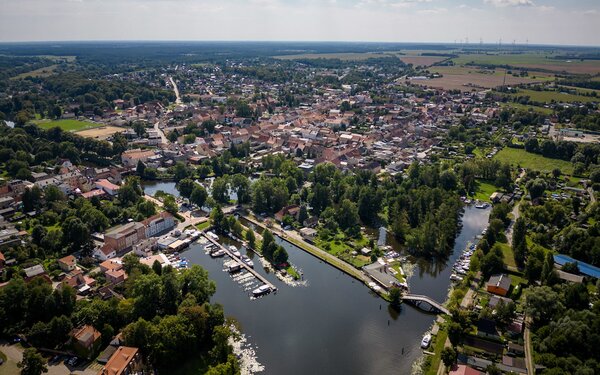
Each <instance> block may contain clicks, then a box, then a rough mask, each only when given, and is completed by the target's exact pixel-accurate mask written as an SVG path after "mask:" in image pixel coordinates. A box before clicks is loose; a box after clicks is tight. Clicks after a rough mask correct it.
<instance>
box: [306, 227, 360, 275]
mask: <svg viewBox="0 0 600 375" xmlns="http://www.w3.org/2000/svg"><path fill="white" fill-rule="evenodd" d="M368 243H369V239H368V238H367V237H366V236H363V237H362V238H360V239H348V238H347V237H346V236H345V235H344V234H343V233H342V232H338V233H337V234H336V235H335V236H334V237H333V238H329V239H328V240H323V239H321V238H320V237H317V238H316V239H315V244H316V245H317V247H318V248H320V249H321V250H325V251H327V252H328V253H330V254H332V255H335V256H336V257H338V258H340V259H342V260H344V261H346V262H348V263H350V264H352V265H353V266H354V267H356V268H361V267H362V266H364V265H367V264H369V263H371V259H370V258H368V257H365V256H362V255H357V256H353V255H352V254H351V252H352V251H353V250H356V249H357V248H358V249H360V248H362V247H365V246H367V245H368Z"/></svg>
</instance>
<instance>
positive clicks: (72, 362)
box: [67, 357, 79, 367]
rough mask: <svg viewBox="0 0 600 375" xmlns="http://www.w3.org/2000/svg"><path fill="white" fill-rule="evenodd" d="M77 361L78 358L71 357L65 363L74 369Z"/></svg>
mask: <svg viewBox="0 0 600 375" xmlns="http://www.w3.org/2000/svg"><path fill="white" fill-rule="evenodd" d="M78 361H79V358H77V357H72V358H71V359H69V360H68V361H67V364H68V365H69V366H71V367H75V365H76V364H77V362H78Z"/></svg>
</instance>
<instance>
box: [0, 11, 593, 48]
mask: <svg viewBox="0 0 600 375" xmlns="http://www.w3.org/2000/svg"><path fill="white" fill-rule="evenodd" d="M599 20H600V0H571V1H567V0H0V41H38V40H303V41H313V40H314V41H322V40H326V41H389V42H450V43H452V42H454V41H457V42H461V41H464V40H465V39H467V38H468V40H469V42H471V43H479V41H480V40H483V42H484V43H497V42H498V41H499V40H500V39H502V41H503V43H512V41H513V40H514V41H516V42H517V43H525V41H526V40H528V41H529V43H531V44H533V43H539V44H572V45H595V46H600V21H599Z"/></svg>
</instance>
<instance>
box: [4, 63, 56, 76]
mask: <svg viewBox="0 0 600 375" xmlns="http://www.w3.org/2000/svg"><path fill="white" fill-rule="evenodd" d="M56 68H58V64H54V65H50V66H45V67H43V68H39V69H36V70H32V71H30V72H25V73H21V74H19V75H17V76H14V77H11V78H10V79H11V80H15V79H24V78H28V77H31V78H41V77H49V76H51V75H52V74H54V71H55V70H56Z"/></svg>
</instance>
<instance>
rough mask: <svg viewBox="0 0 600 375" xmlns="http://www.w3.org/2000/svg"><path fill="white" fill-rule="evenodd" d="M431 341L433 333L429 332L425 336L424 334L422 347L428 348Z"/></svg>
mask: <svg viewBox="0 0 600 375" xmlns="http://www.w3.org/2000/svg"><path fill="white" fill-rule="evenodd" d="M430 343H431V334H429V333H428V334H426V335H425V336H423V339H422V340H421V348H423V349H427V348H428V347H429V344H430Z"/></svg>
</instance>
